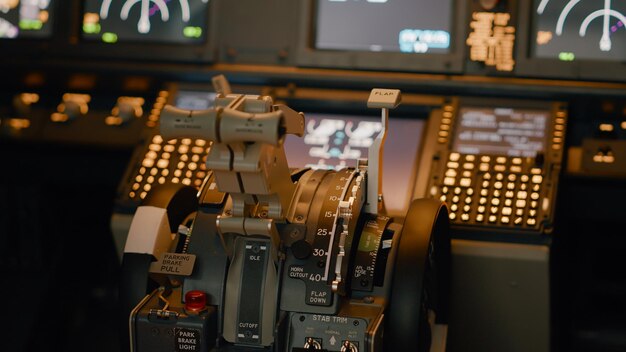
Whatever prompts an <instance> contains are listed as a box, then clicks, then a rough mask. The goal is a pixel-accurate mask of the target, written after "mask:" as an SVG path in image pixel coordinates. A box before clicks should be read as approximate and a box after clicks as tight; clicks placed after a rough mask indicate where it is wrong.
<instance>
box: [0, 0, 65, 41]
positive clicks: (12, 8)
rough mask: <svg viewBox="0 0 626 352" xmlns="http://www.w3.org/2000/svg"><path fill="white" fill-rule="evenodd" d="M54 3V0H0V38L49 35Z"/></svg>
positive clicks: (43, 36) (42, 36)
mask: <svg viewBox="0 0 626 352" xmlns="http://www.w3.org/2000/svg"><path fill="white" fill-rule="evenodd" d="M53 3H54V1H53V0H38V1H36V0H22V1H20V0H0V38H8V39H15V38H45V37H49V36H50V35H51V34H52V20H53V19H54V9H53V8H54V6H53Z"/></svg>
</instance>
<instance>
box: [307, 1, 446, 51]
mask: <svg viewBox="0 0 626 352" xmlns="http://www.w3.org/2000/svg"><path fill="white" fill-rule="evenodd" d="M452 8H453V7H452V0H360V1H354V0H318V1H317V17H316V19H317V20H316V25H317V26H316V36H315V43H314V44H315V48H317V49H322V50H352V51H374V52H376V51H384V52H403V53H422V54H423V53H437V54H447V53H449V52H450V43H451V38H450V33H451V30H452Z"/></svg>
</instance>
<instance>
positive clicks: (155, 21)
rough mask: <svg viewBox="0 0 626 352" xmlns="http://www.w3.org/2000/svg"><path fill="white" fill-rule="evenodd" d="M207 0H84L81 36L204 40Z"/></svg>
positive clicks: (108, 40)
mask: <svg viewBox="0 0 626 352" xmlns="http://www.w3.org/2000/svg"><path fill="white" fill-rule="evenodd" d="M208 7H209V0H124V1H113V0H85V3H84V8H83V10H84V11H83V26H82V33H83V38H85V39H88V40H101V41H103V42H105V43H111V44H112V43H117V42H150V43H164V44H172V43H174V44H189V43H201V42H204V40H205V38H206V34H207V33H206V32H207V16H208Z"/></svg>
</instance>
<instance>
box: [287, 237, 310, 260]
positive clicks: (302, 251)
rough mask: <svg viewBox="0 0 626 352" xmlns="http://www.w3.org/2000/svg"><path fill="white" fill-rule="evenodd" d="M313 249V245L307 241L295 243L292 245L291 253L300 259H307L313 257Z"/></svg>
mask: <svg viewBox="0 0 626 352" xmlns="http://www.w3.org/2000/svg"><path fill="white" fill-rule="evenodd" d="M312 252H313V249H312V248H311V244H310V243H309V242H307V241H305V240H298V241H295V242H294V243H293V244H292V245H291V253H293V256H294V257H296V258H298V259H306V258H308V257H309V256H311V253H312Z"/></svg>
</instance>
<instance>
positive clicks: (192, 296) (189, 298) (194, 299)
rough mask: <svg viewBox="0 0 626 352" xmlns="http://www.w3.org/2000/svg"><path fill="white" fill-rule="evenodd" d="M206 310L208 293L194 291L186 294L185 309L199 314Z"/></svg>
mask: <svg viewBox="0 0 626 352" xmlns="http://www.w3.org/2000/svg"><path fill="white" fill-rule="evenodd" d="M204 308H206V293H204V292H202V291H199V290H193V291H189V292H187V293H186V294H185V309H186V310H189V311H192V312H198V311H201V310H203V309H204Z"/></svg>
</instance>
